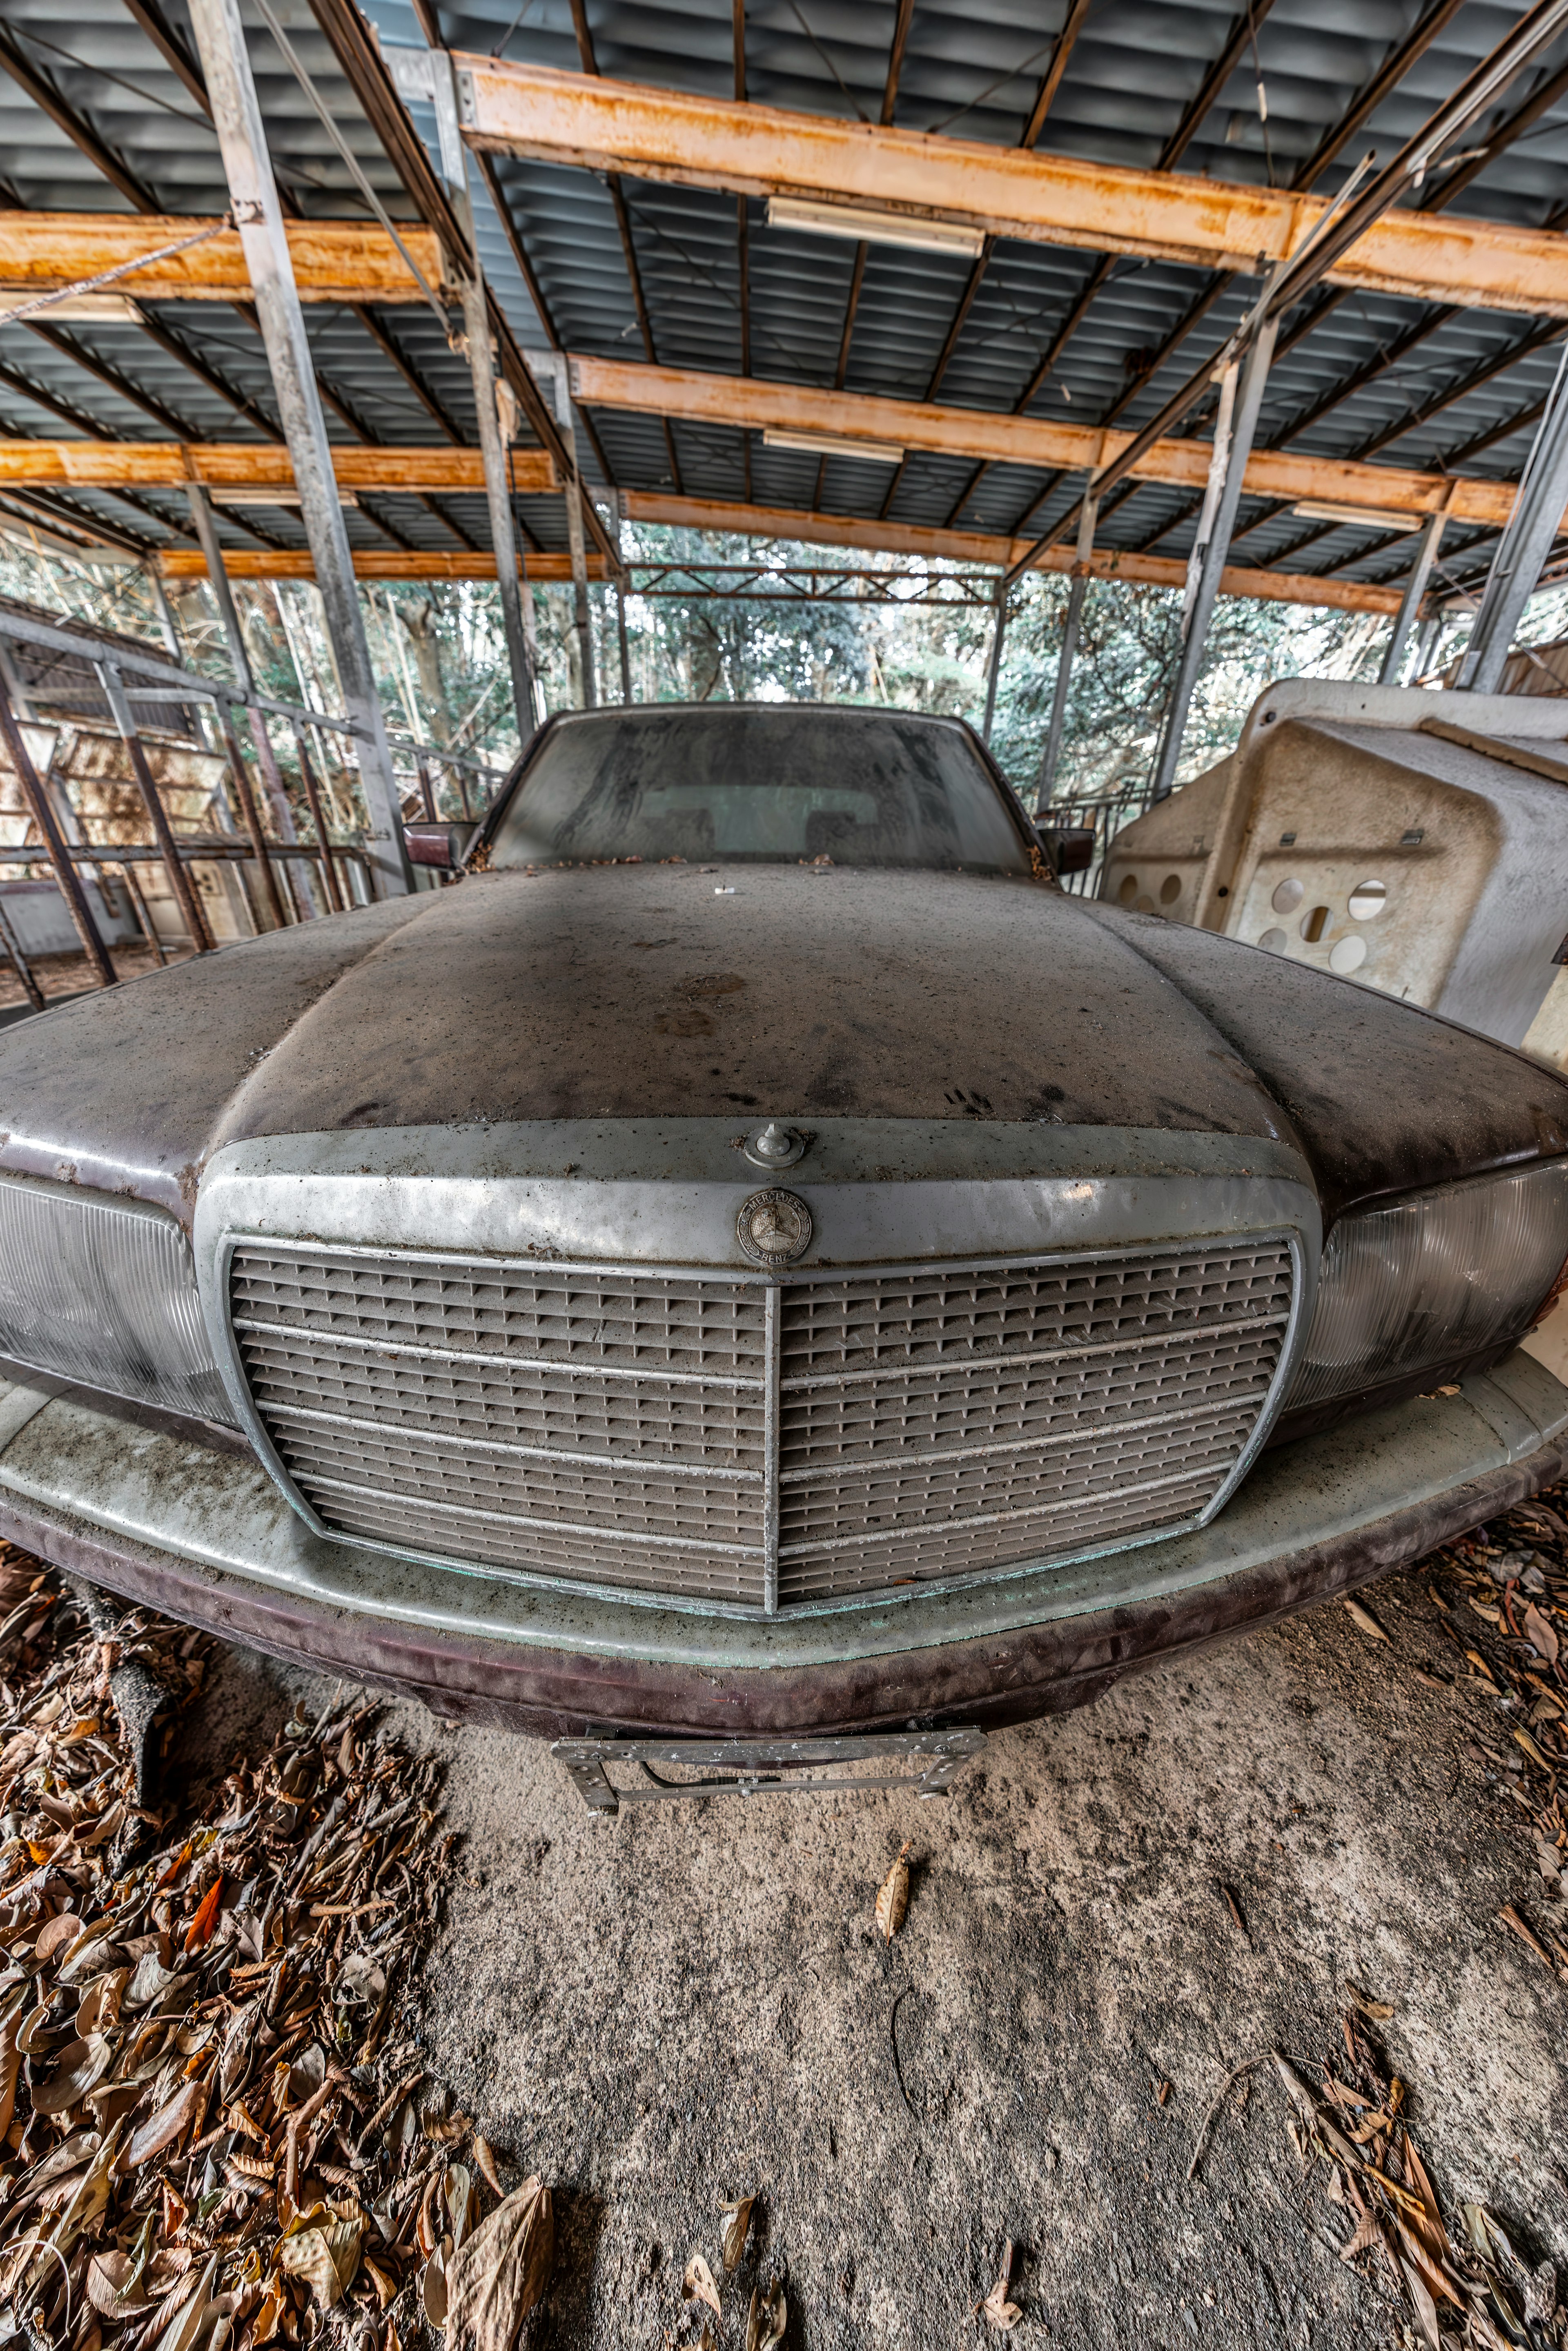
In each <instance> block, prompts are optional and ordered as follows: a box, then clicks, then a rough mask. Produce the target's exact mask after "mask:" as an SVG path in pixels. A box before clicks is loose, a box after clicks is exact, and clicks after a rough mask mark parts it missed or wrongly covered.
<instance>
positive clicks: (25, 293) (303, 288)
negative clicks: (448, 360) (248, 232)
mask: <svg viewBox="0 0 1568 2351" xmlns="http://www.w3.org/2000/svg"><path fill="white" fill-rule="evenodd" d="M215 225H216V224H215V223H214V222H210V221H207V220H203V219H190V218H187V217H185V216H183V215H180V214H156V213H153V214H147V213H141V214H125V213H25V212H15V213H7V214H5V235H4V236H0V294H11V295H15V296H16V297H17V298H20V299H25V298H27V297H29V296H31V295H36V294H52V293H56V292H57V291H58V290H59V288H60V287H63V286H73V285H75V284H76V283H77V281H78V279H79V278H83V277H98V276H99V275H100V274H101V273H102V272H103V271H104V270H106V269H118V268H119V267H120V266H121V265H122V264H123V263H125V262H127V261H134V260H135V259H136V257H137V256H138V255H139V254H143V253H152V252H155V251H156V250H157V248H158V247H159V246H164V245H173V244H176V243H178V241H179V240H180V238H182V237H185V236H193V235H195V233H196V232H197V230H198V229H202V228H207V227H212V226H215ZM285 225H286V227H287V233H288V250H289V255H290V257H291V258H292V260H293V263H294V275H295V278H296V280H297V282H298V287H299V294H300V298H301V300H302V301H306V302H423V299H424V297H423V294H421V292H420V290H419V287H418V286H417V285H416V284H415V282H414V279H413V277H412V276H411V275H410V272H409V268H408V265H407V263H406V262H405V261H404V260H403V257H402V254H400V253H399V251H398V249H397V247H396V246H395V245H394V244H393V243H392V239H391V237H390V236H388V235H387V233H386V231H385V230H384V229H382V228H378V227H375V226H371V225H361V223H359V222H358V221H303V220H290V221H288V222H287V223H286V224H285ZM398 234H399V235H400V236H401V237H402V240H403V243H404V244H405V245H406V246H407V247H408V249H409V251H410V253H412V254H413V257H414V259H415V261H417V262H418V264H419V266H420V267H421V269H423V272H424V274H425V276H426V277H427V278H428V279H429V280H430V281H431V283H432V284H433V285H437V284H439V283H440V282H441V280H442V279H443V278H444V277H445V275H446V268H445V262H444V256H443V253H442V249H441V241H440V239H439V238H438V237H437V236H436V235H435V234H434V231H433V230H431V229H428V228H418V227H415V226H414V225H413V223H412V222H411V223H409V224H408V225H406V226H401V225H400V227H399V231H398ZM113 290H114V291H115V292H116V293H117V294H129V295H132V296H134V297H136V298H139V299H140V300H142V301H147V302H248V301H250V300H251V299H252V298H253V289H252V287H251V283H250V278H249V276H248V274H247V272H246V266H245V255H244V252H243V250H242V248H241V246H240V240H239V232H238V231H237V230H236V229H227V230H225V232H224V234H223V235H220V236H214V238H212V240H211V241H210V242H209V243H208V244H206V245H197V246H192V247H191V248H190V249H189V251H187V252H185V253H177V254H174V255H172V256H171V257H170V258H169V259H168V260H166V261H160V262H155V263H154V264H153V265H152V267H151V268H149V269H138V270H136V271H134V272H132V273H131V275H130V276H128V277H120V278H117V279H116V281H115V285H114V288H113ZM39 316H40V317H41V318H45V319H47V316H48V313H47V311H41V312H40V313H39Z"/></svg>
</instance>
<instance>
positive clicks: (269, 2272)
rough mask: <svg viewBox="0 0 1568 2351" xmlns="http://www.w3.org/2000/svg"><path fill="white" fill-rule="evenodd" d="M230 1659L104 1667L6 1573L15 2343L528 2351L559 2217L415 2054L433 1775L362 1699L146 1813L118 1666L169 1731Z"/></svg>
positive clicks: (126, 1652) (441, 1848) (129, 2349)
mask: <svg viewBox="0 0 1568 2351" xmlns="http://www.w3.org/2000/svg"><path fill="white" fill-rule="evenodd" d="M211 1647H212V1644H211V1642H210V1640H209V1639H208V1637H207V1636H206V1635H203V1634H200V1633H193V1632H189V1631H187V1630H186V1629H185V1627H183V1625H172V1624H169V1623H167V1622H165V1621H163V1620H162V1619H161V1618H159V1617H157V1616H155V1615H152V1614H150V1613H148V1612H146V1611H144V1610H141V1609H133V1610H131V1611H129V1612H126V1613H124V1614H120V1615H119V1616H117V1618H116V1620H115V1628H114V1631H113V1635H112V1637H111V1638H107V1639H106V1638H104V1637H103V1608H102V1605H101V1603H100V1602H99V1596H98V1595H96V1594H95V1595H94V1606H93V1608H92V1612H91V1616H90V1618H89V1612H88V1608H87V1606H86V1604H84V1603H83V1602H79V1601H78V1600H77V1599H76V1598H74V1597H73V1596H72V1595H71V1594H70V1593H69V1592H68V1591H67V1590H66V1589H65V1588H64V1587H63V1586H62V1584H61V1583H60V1581H59V1580H58V1578H57V1576H56V1575H55V1573H53V1571H52V1570H49V1569H47V1568H45V1567H44V1566H43V1565H42V1564H41V1562H38V1561H37V1560H35V1559H31V1558H29V1557H28V1556H27V1555H26V1553H25V1552H18V1551H16V1550H15V1549H13V1548H11V1547H10V1546H4V1547H0V1704H3V1706H4V1708H5V1715H4V1719H0V2142H3V2144H0V2346H5V2345H6V2344H10V2343H17V2344H20V2345H26V2346H28V2351H41V2346H46V2345H48V2346H54V2345H59V2346H66V2345H69V2346H70V2351H197V2346H200V2351H264V2346H272V2345H277V2346H286V2345H287V2346H292V2345H294V2344H297V2343H300V2342H303V2341H306V2340H308V2341H309V2342H311V2343H312V2344H321V2345H327V2344H339V2345H342V2346H348V2345H349V2344H350V2342H351V2343H352V2345H353V2346H354V2351H399V2346H402V2345H403V2344H405V2343H408V2342H410V2341H411V2339H412V2338H413V2337H414V2336H416V2335H419V2334H420V2333H421V2332H422V2330H423V2325H424V2324H425V2322H426V2321H427V2320H428V2321H429V2323H431V2324H432V2325H437V2326H440V2325H445V2326H446V2328H447V2340H448V2343H449V2344H450V2346H452V2351H467V2346H469V2345H470V2344H471V2345H472V2346H473V2351H507V2346H509V2345H510V2344H511V2343H512V2342H513V2341H514V2339H515V2337H516V2335H517V2328H518V2325H520V2323H521V2321H522V2319H523V2317H524V2316H525V2315H526V2314H527V2312H528V2310H529V2309H531V2308H532V2307H533V2306H534V2304H537V2303H538V2301H539V2299H540V2298H541V2296H542V2295H543V2294H544V2293H545V2291H546V2289H547V2287H548V2285H549V2274H550V2269H551V2264H552V2262H553V2258H554V2231H553V2222H552V2218H551V2210H550V2197H549V2189H548V2188H547V2187H545V2185H544V2184H543V2182H542V2181H540V2180H538V2179H529V2180H528V2182H526V2184H525V2185H523V2186H522V2187H520V2188H518V2189H516V2190H515V2191H514V2192H513V2193H512V2194H511V2195H506V2194H505V2193H504V2192H503V2189H502V2181H501V2177H500V2173H499V2171H498V2169H497V2159H496V2158H495V2156H494V2154H493V2153H492V2151H491V2149H490V2148H489V2147H487V2146H486V2144H485V2142H484V2141H483V2140H482V2139H480V2138H478V2137H476V2135H475V2132H474V2126H473V2125H472V2123H470V2122H469V2120H468V2119H467V2117H466V2116H463V2115H460V2114H453V2113H451V2112H449V2111H448V2105H447V2100H446V2097H445V2095H444V2092H442V2091H441V2090H440V2089H439V2088H438V2087H437V2086H435V2085H433V2084H432V2082H431V2080H430V2077H429V2074H428V2073H427V2071H426V2069H425V2067H424V2066H423V2064H421V2063H420V2059H419V2053H418V2050H417V2049H416V2047H415V2045H414V2043H413V2041H412V2040H410V2039H408V2038H407V2037H405V2032H406V2025H407V2019H408V2014H409V2003H408V1998H407V1992H408V1985H409V1980H410V1978H411V1976H412V1974H413V1971H414V1970H416V1969H417V1967H418V1966H419V1963H420V1961H421V1959H422V1958H423V1952H424V1949H425V1947H426V1945H427V1943H428V1942H429V1940H430V1938H431V1937H432V1935H433V1933H434V1928H435V1923H436V1914H437V1908H438V1905H439V1903H440V1901H441V1897H442V1893H443V1889H444V1884H445V1881H446V1878H447V1876H448V1873H449V1871H450V1869H451V1865H452V1847H453V1844H454V1842H455V1840H454V1839H453V1838H451V1837H450V1836H448V1835H446V1834H444V1833H443V1831H442V1827H441V1818H440V1813H439V1810H438V1805H437V1782H438V1776H439V1775H438V1771H437V1768H436V1765H435V1763H434V1761H432V1760H430V1759H427V1758H422V1757H417V1756H410V1755H407V1754H405V1753H403V1752H402V1750H401V1749H399V1748H398V1747H397V1746H395V1745H394V1744H393V1743H392V1741H391V1740H389V1739H387V1738H385V1737H384V1736H382V1735H379V1734H378V1733H377V1732H376V1730H375V1728H374V1720H375V1716H376V1713H377V1710H378V1709H377V1708H376V1706H375V1705H374V1704H373V1703H372V1704H367V1703H366V1702H365V1698H364V1695H363V1693H362V1692H360V1691H352V1692H349V1693H343V1692H341V1691H340V1692H339V1693H338V1694H337V1695H335V1696H334V1698H333V1699H332V1701H331V1703H330V1704H329V1706H328V1708H326V1710H325V1711H324V1712H323V1713H322V1714H321V1715H320V1717H319V1719H317V1720H315V1721H310V1720H308V1719H306V1717H305V1716H304V1715H303V1714H302V1713H300V1712H299V1711H298V1709H297V1710H296V1713H295V1716H294V1719H292V1720H290V1721H289V1722H287V1723H286V1724H285V1726H284V1728H283V1729H282V1730H281V1731H280V1732H279V1734H278V1736H277V1739H276V1740H275V1741H274V1743H273V1745H272V1747H271V1748H270V1749H269V1750H267V1752H266V1753H265V1754H263V1755H262V1756H261V1757H260V1758H259V1759H258V1760H255V1761H241V1762H237V1763H236V1764H235V1768H234V1770H233V1771H231V1773H230V1775H229V1777H228V1778H227V1779H226V1780H225V1782H223V1785H222V1787H221V1789H220V1790H219V1792H218V1793H217V1795H216V1796H215V1797H214V1800H213V1801H212V1802H210V1803H208V1804H207V1805H206V1807H205V1809H204V1810H203V1811H201V1812H200V1813H194V1814H193V1815H191V1816H189V1817H187V1816H186V1815H185V1814H184V1813H183V1812H182V1810H181V1808H180V1806H179V1804H178V1803H177V1802H171V1803H168V1804H165V1805H164V1806H163V1807H162V1809H152V1808H150V1807H149V1806H148V1805H146V1804H142V1803H140V1802H137V1792H138V1786H139V1778H140V1776H141V1766H142V1763H143V1760H144V1759H143V1757H142V1754H141V1742H142V1740H143V1736H144V1732H145V1727H146V1726H145V1723H144V1722H143V1721H142V1720H141V1719H136V1720H133V1721H131V1722H128V1721H127V1720H126V1719H123V1718H122V1714H121V1710H120V1707H119V1706H118V1704H117V1702H116V1696H115V1688H116V1684H117V1682H118V1684H119V1687H128V1686H129V1685H128V1684H127V1683H126V1682H125V1680H124V1679H123V1677H121V1676H120V1667H122V1666H123V1665H124V1664H125V1662H126V1661H127V1660H134V1661H137V1662H138V1663H139V1664H140V1665H141V1666H142V1667H144V1668H145V1669H146V1672H147V1673H150V1674H151V1675H152V1677H154V1678H155V1679H156V1681H157V1682H158V1684H159V1685H160V1686H161V1688H162V1692H163V1693H164V1694H165V1698H166V1710H172V1711H173V1712H175V1713H177V1712H178V1709H179V1708H180V1707H181V1706H183V1705H185V1704H188V1703H189V1702H190V1700H191V1699H192V1698H193V1697H194V1696H195V1695H196V1693H197V1692H198V1691H199V1690H200V1689H201V1687H202V1685H203V1679H204V1668H205V1664H206V1660H207V1657H208V1656H209V1654H210V1651H211ZM492 2207H493V2209H492Z"/></svg>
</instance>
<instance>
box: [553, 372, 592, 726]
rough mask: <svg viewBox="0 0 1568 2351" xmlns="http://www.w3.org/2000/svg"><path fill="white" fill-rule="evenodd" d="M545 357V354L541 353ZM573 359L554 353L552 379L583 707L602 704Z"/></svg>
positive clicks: (573, 618)
mask: <svg viewBox="0 0 1568 2351" xmlns="http://www.w3.org/2000/svg"><path fill="white" fill-rule="evenodd" d="M541 359H542V354H541ZM551 381H552V383H553V385H554V388H555V421H556V423H558V424H559V427H560V431H561V438H562V439H563V440H564V441H565V443H566V447H567V455H569V456H570V459H571V465H572V477H571V479H570V482H569V483H568V484H567V486H566V542H567V546H568V547H569V549H570V551H571V597H572V625H573V626H574V628H575V629H576V631H577V642H578V645H579V647H580V652H581V656H582V699H583V705H584V707H585V708H587V709H589V710H597V709H598V707H599V681H598V678H597V676H596V675H595V673H594V667H593V623H592V620H591V616H590V611H589V603H588V551H587V548H586V545H585V543H584V539H583V532H582V500H583V497H584V496H585V495H586V493H585V492H584V490H583V486H582V475H581V474H580V471H579V470H578V465H577V424H576V422H575V419H574V418H573V416H572V413H571V382H570V361H569V360H568V359H567V356H566V354H565V352H564V351H561V352H558V353H557V354H556V355H555V360H554V366H553V368H552V370H551Z"/></svg>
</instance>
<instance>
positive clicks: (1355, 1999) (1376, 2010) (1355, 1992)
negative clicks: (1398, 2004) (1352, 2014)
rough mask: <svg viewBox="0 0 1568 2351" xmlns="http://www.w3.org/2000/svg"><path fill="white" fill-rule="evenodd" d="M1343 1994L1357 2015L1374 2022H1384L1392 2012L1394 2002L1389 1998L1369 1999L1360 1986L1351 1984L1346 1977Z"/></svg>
mask: <svg viewBox="0 0 1568 2351" xmlns="http://www.w3.org/2000/svg"><path fill="white" fill-rule="evenodd" d="M1344 1996H1345V1998H1346V2000H1347V2001H1349V2002H1350V2005H1351V2006H1352V2008H1354V2010H1355V2011H1356V2013H1357V2015H1358V2016H1364V2017H1366V2018H1367V2019H1368V2020H1369V2021H1370V2022H1372V2023H1374V2024H1386V2023H1387V2022H1388V2020H1389V2018H1390V2017H1391V2016H1392V2015H1393V2014H1394V2002H1393V2001H1391V2000H1369V1999H1368V1998H1367V1996H1366V1994H1365V1992H1364V1991H1362V1989H1361V1986H1360V1985H1359V1984H1353V1983H1352V1982H1351V1981H1350V1980H1349V1978H1348V1977H1347V1978H1346V1980H1345V1987H1344Z"/></svg>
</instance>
